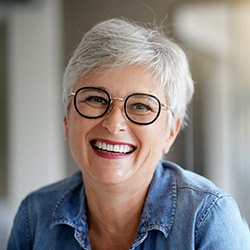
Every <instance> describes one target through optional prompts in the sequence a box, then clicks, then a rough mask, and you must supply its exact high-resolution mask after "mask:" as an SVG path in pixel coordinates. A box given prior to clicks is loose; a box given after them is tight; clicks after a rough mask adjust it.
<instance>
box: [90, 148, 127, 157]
mask: <svg viewBox="0 0 250 250" xmlns="http://www.w3.org/2000/svg"><path fill="white" fill-rule="evenodd" d="M92 149H93V151H94V153H95V154H96V155H98V156H99V157H102V158H105V159H111V160H117V159H124V158H127V157H129V156H130V155H131V153H129V154H121V153H113V154H112V153H108V152H103V151H98V150H96V149H94V148H92Z"/></svg>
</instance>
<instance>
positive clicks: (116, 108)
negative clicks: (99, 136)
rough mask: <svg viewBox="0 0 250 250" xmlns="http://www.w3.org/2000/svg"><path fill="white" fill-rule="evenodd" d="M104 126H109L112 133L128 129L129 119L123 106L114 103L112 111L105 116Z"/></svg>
mask: <svg viewBox="0 0 250 250" xmlns="http://www.w3.org/2000/svg"><path fill="white" fill-rule="evenodd" d="M102 126H103V127H105V128H107V129H108V130H109V131H110V132H111V133H112V134H117V133H119V132H123V131H126V129H127V119H126V117H125V114H124V111H123V108H121V107H120V105H118V104H117V105H114V103H112V106H111V108H110V111H109V112H108V114H106V115H105V116H104V120H103V122H102Z"/></svg>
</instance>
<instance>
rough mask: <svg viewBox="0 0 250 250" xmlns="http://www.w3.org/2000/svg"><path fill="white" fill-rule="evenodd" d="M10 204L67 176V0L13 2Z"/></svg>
mask: <svg viewBox="0 0 250 250" xmlns="http://www.w3.org/2000/svg"><path fill="white" fill-rule="evenodd" d="M7 30H8V34H7V49H8V53H7V57H8V77H7V78H8V132H9V134H8V205H9V209H8V211H9V214H10V217H11V219H12V216H13V214H14V213H15V212H16V210H17V207H18V205H19V203H20V201H21V199H23V198H24V197H25V196H26V195H27V194H28V193H29V192H30V191H31V190H34V189H37V188H39V187H41V186H42V185H45V184H48V183H51V182H54V181H56V180H58V179H60V178H62V177H64V176H65V172H66V171H65V159H64V142H63V133H62V111H61V106H60V103H61V100H60V98H61V86H60V82H61V75H62V73H61V72H62V67H61V66H62V39H61V37H62V27H61V1H59V0H45V1H34V3H33V4H30V5H27V6H26V5H24V6H22V5H18V6H16V5H15V6H13V8H12V9H11V11H10V13H9V15H8V19H7Z"/></svg>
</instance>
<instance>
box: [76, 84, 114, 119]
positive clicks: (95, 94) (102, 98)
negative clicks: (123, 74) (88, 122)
mask: <svg viewBox="0 0 250 250" xmlns="http://www.w3.org/2000/svg"><path fill="white" fill-rule="evenodd" d="M109 103H110V98H109V95H108V93H106V92H105V91H103V90H101V89H95V88H83V89H79V90H78V91H77V93H76V96H75V107H76V110H77V112H78V113H79V114H80V115H82V116H84V117H86V118H98V117H101V116H103V115H104V114H105V113H106V112H107V111H108V108H109Z"/></svg>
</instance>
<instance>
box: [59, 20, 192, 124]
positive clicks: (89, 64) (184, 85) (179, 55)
mask: <svg viewBox="0 0 250 250" xmlns="http://www.w3.org/2000/svg"><path fill="white" fill-rule="evenodd" d="M126 65H142V66H145V67H146V68H148V69H149V70H151V71H152V74H153V75H154V76H155V77H156V78H157V79H159V84H160V85H161V86H162V87H163V88H164V89H165V93H166V97H167V100H168V104H169V105H170V107H171V109H172V110H173V112H174V114H175V116H176V117H180V118H181V119H182V120H185V118H186V117H187V105H188V104H189V102H190V101H191V99H192V95H193V92H194V86H193V80H192V78H191V74H190V70H189V64H188V60H187V57H186V55H185V53H184V52H183V50H182V48H181V47H180V46H179V45H177V44H176V43H174V42H173V41H171V40H170V39H169V38H168V37H166V36H165V35H164V33H163V32H162V31H161V30H160V29H158V28H148V27H146V26H143V25H139V24H137V23H135V22H132V21H128V20H125V19H117V18H114V19H110V20H107V21H103V22H101V23H99V24H97V25H96V26H94V27H93V28H92V29H91V30H90V31H88V32H87V33H86V34H85V35H84V36H83V38H82V40H81V42H80V44H79V45H78V47H77V49H76V50H75V52H74V53H73V56H72V57H71V59H70V61H69V63H68V66H67V68H66V70H65V73H64V77H63V103H64V107H65V111H66V110H67V107H68V105H69V94H70V93H71V92H72V88H73V87H74V85H75V84H76V82H77V81H78V80H79V79H80V78H81V77H82V76H83V75H85V74H87V73H88V72H89V71H91V70H94V69H96V68H98V67H99V68H106V69H109V70H112V68H116V67H124V66H126Z"/></svg>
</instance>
